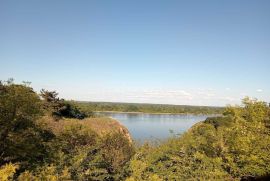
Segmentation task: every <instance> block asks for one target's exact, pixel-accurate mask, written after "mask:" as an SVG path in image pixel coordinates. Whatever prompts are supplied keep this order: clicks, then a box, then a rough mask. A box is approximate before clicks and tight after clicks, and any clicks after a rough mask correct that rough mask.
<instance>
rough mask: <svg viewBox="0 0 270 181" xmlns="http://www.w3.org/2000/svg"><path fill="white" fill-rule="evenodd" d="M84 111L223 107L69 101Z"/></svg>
mask: <svg viewBox="0 0 270 181" xmlns="http://www.w3.org/2000/svg"><path fill="white" fill-rule="evenodd" d="M70 103H71V104H74V105H76V106H77V107H78V108H80V109H81V110H83V111H84V112H87V113H91V112H92V111H94V112H97V111H101V112H102V111H117V112H142V113H174V114H182V113H183V114H221V113H222V112H223V111H224V108H223V107H209V106H187V105H166V104H141V103H112V102H82V101H70Z"/></svg>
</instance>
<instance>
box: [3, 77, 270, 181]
mask: <svg viewBox="0 0 270 181" xmlns="http://www.w3.org/2000/svg"><path fill="white" fill-rule="evenodd" d="M68 105H71V104H70V103H65V102H63V101H62V100H60V99H59V98H57V93H56V92H46V91H43V99H42V100H41V99H40V97H39V96H38V95H37V94H36V93H35V92H34V91H33V89H32V88H31V87H29V85H28V84H23V85H20V84H14V83H13V82H12V81H11V80H10V81H7V82H6V83H2V82H0V180H1V181H2V180H3V181H9V180H19V181H28V180H33V181H39V180H44V181H47V180H52V181H62V180H63V181H66V180H77V181H85V180H110V181H111V180H125V179H126V180H127V181H143V180H147V181H148V180H150V181H161V180H179V181H181V180H240V179H243V178H245V179H246V178H256V177H260V176H265V175H269V174H270V154H269V152H270V126H269V124H270V123H269V120H270V108H269V107H268V105H267V104H266V103H265V102H261V101H257V100H251V99H249V98H245V99H244V100H243V104H242V105H241V106H235V107H227V108H226V109H225V110H224V113H223V116H220V117H211V118H208V119H206V120H205V121H204V122H200V123H198V124H196V125H194V126H193V127H192V128H191V129H190V130H189V131H188V132H186V133H185V134H183V135H181V136H179V137H178V136H175V137H172V138H170V139H168V140H166V141H164V142H162V143H160V144H158V145H153V144H149V143H146V144H144V145H143V146H141V147H139V148H138V149H137V150H136V152H135V149H134V146H133V144H132V142H131V140H130V139H129V137H128V136H127V134H126V131H125V130H124V129H123V128H122V127H119V125H118V128H120V129H115V130H113V128H112V127H114V128H115V126H116V125H113V124H107V125H106V124H105V123H107V121H108V120H103V121H101V120H98V119H94V118H92V120H93V122H87V121H86V120H81V121H78V120H74V119H64V120H63V119H61V120H57V121H56V120H54V119H52V118H49V117H48V116H44V117H42V119H41V116H42V115H43V110H44V109H45V110H46V111H49V112H56V113H57V114H60V115H61V117H65V116H66V117H72V116H70V115H71V114H73V113H74V114H75V115H76V114H77V113H78V112H80V111H78V112H77V113H76V109H74V107H73V106H74V105H71V106H70V107H69V106H68ZM101 105H102V104H101ZM101 105H95V106H97V107H96V108H97V109H103V105H102V106H101ZM80 106H82V107H84V106H85V104H84V103H83V104H81V105H80ZM87 106H88V105H87ZM87 106H86V108H87V109H88V108H89V107H87ZM98 106H101V107H98ZM106 106H107V107H106ZM106 106H105V107H106V108H104V109H107V110H108V109H119V110H132V111H137V110H138V111H159V112H162V111H165V112H166V111H171V110H174V111H175V112H178V111H180V109H181V111H184V112H189V111H190V112H196V113H203V112H204V111H206V112H208V113H209V112H212V111H214V112H215V111H217V110H216V109H208V108H207V109H205V107H200V108H198V107H181V106H180V107H170V106H168V107H169V108H168V107H166V106H165V107H163V106H161V105H133V104H132V105H130V104H126V105H122V104H116V105H114V106H112V107H110V104H108V105H107V104H106ZM80 109H81V108H80ZM63 110H64V111H63ZM65 111H66V112H65ZM218 111H219V110H218ZM75 117H76V116H75ZM44 119H45V120H44ZM46 119H47V120H46ZM46 121H47V122H46ZM93 123H94V124H95V125H96V124H98V125H96V126H93V125H92V124H93ZM91 125H92V127H91ZM104 127H106V129H107V130H109V131H105V132H103V131H102V130H101V128H104ZM94 129H97V130H94ZM110 130H111V131H110Z"/></svg>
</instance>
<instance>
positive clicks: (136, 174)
mask: <svg viewBox="0 0 270 181" xmlns="http://www.w3.org/2000/svg"><path fill="white" fill-rule="evenodd" d="M225 115H226V116H225V117H214V118H208V119H207V120H206V121H205V122H203V123H199V124H197V125H195V126H193V128H192V129H191V130H189V131H188V132H187V133H185V134H184V135H182V136H181V137H179V138H172V139H169V140H168V141H167V142H165V143H163V144H161V145H159V146H157V147H154V148H153V147H149V146H148V145H146V146H144V147H142V148H141V149H140V150H138V151H137V152H136V154H135V156H134V157H133V158H132V160H131V164H130V169H131V173H132V174H131V177H130V178H129V179H130V180H149V178H150V176H151V175H153V174H155V175H157V176H158V177H159V178H161V179H162V180H194V179H195V178H200V180H232V179H233V180H238V179H241V178H247V177H250V178H251V177H259V176H264V175H269V174H270V156H269V151H270V150H269V148H270V130H269V128H267V127H266V126H265V120H268V119H269V107H268V106H267V104H266V103H264V102H260V101H257V100H250V99H244V100H243V105H242V106H239V107H235V108H234V107H229V108H227V109H226V111H225Z"/></svg>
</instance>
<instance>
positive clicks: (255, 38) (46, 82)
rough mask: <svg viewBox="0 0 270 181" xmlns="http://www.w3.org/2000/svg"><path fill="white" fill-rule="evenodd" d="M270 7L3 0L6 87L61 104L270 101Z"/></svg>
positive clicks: (0, 53)
mask: <svg viewBox="0 0 270 181" xmlns="http://www.w3.org/2000/svg"><path fill="white" fill-rule="evenodd" d="M269 18H270V1H267V0H260V1H251V0H249V1H244V0H239V1H232V0H229V1H210V0H208V1H176V0H171V1H154V0H149V1H142V0H139V1H113V2H107V1H106V2H105V1H68V0H67V1H64V0H60V1H51V0H48V1H34V0H25V1H16V2H15V1H7V0H4V1H1V2H0V26H1V28H0V65H1V66H0V80H7V79H8V78H14V79H15V82H17V83H20V82H22V81H30V82H32V84H31V85H32V86H33V88H34V89H35V90H36V91H40V90H41V89H42V88H44V89H48V90H56V91H57V92H59V96H60V97H61V98H65V99H72V100H78V101H94V102H128V103H152V104H174V105H200V106H202V105H204V106H225V105H227V104H240V102H241V99H242V98H244V97H245V96H249V97H252V98H257V99H259V100H263V101H266V102H270V96H269V95H270V84H269V82H270V81H269V77H270V71H269V67H270V51H269V50H270V21H269Z"/></svg>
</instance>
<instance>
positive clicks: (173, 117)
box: [99, 112, 209, 141]
mask: <svg viewBox="0 0 270 181" xmlns="http://www.w3.org/2000/svg"><path fill="white" fill-rule="evenodd" d="M99 114H102V115H104V116H107V117H111V118H113V119H116V120H118V121H119V122H120V123H121V124H122V125H124V126H125V127H126V128H127V129H128V130H129V132H130V134H131V136H132V138H133V139H135V140H138V141H145V140H150V139H151V140H153V139H164V138H168V137H170V136H172V135H173V134H174V135H175V134H181V133H183V132H185V131H187V130H188V129H189V128H190V127H191V126H193V125H194V124H196V123H197V122H199V121H204V120H205V119H206V118H207V117H209V115H191V114H142V113H111V112H102V113H99Z"/></svg>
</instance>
